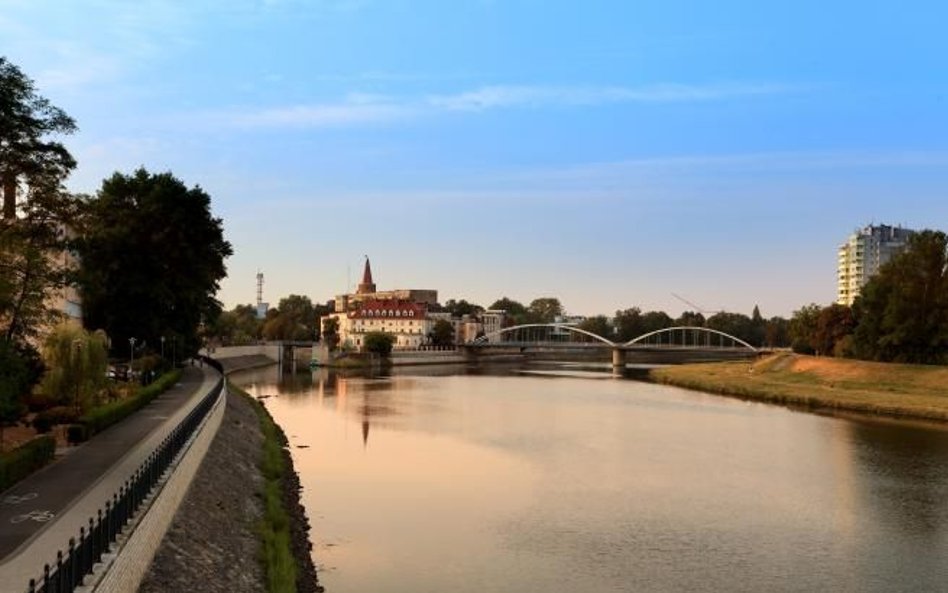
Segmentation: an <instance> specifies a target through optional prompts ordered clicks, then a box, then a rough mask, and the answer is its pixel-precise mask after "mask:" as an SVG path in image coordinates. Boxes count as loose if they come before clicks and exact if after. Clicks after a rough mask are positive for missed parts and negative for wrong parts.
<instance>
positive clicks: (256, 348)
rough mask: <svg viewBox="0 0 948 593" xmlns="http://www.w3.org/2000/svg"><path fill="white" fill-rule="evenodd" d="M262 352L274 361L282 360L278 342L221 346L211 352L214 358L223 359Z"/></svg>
mask: <svg viewBox="0 0 948 593" xmlns="http://www.w3.org/2000/svg"><path fill="white" fill-rule="evenodd" d="M253 354H262V355H264V356H266V357H268V358H270V359H271V360H273V361H278V360H280V346H279V345H277V344H253V345H251V346H221V347H219V348H215V349H214V351H213V352H211V353H210V354H209V356H211V357H212V358H216V359H218V360H223V359H225V358H235V357H237V356H250V355H253Z"/></svg>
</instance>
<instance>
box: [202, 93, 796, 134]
mask: <svg viewBox="0 0 948 593" xmlns="http://www.w3.org/2000/svg"><path fill="white" fill-rule="evenodd" d="M801 90H802V87H794V86H789V85H781V84H769V83H765V84H712V85H687V84H656V85H649V86H642V87H622V86H603V87H594V86H573V87H554V86H504V85H495V86H484V87H480V88H477V89H474V90H470V91H463V92H459V93H454V94H429V95H425V96H421V97H412V98H403V97H392V96H387V95H378V94H373V95H366V94H358V93H356V94H350V95H349V96H347V97H346V98H345V99H343V100H342V101H338V102H329V103H317V104H311V105H293V106H284V107H272V108H267V109H262V110H255V111H254V110H252V111H231V112H227V113H222V114H218V116H217V117H215V118H214V119H223V120H225V121H228V122H230V123H231V124H233V125H235V126H238V127H266V126H277V127H287V126H299V127H325V126H340V125H350V124H366V123H376V122H384V121H394V120H399V119H406V118H409V117H415V116H424V115H437V114H444V113H457V112H483V111H488V110H494V109H514V108H549V107H563V108H581V107H597V106H601V105H608V104H619V103H686V102H705V101H724V100H728V99H736V98H741V97H751V96H755V95H774V94H782V93H790V92H800V91H801Z"/></svg>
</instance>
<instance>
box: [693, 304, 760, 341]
mask: <svg viewBox="0 0 948 593" xmlns="http://www.w3.org/2000/svg"><path fill="white" fill-rule="evenodd" d="M706 325H707V327H709V328H711V329H716V330H718V331H719V332H724V333H726V334H728V335H731V336H734V337H735V338H740V339H742V340H744V341H745V342H747V343H749V344H751V345H753V342H751V340H753V338H754V336H753V330H752V328H753V325H752V323H751V318H750V317H748V316H747V315H744V314H743V313H729V312H727V311H721V312H719V313H715V314H714V315H712V316H711V317H708V321H707V323H706ZM758 343H759V342H758Z"/></svg>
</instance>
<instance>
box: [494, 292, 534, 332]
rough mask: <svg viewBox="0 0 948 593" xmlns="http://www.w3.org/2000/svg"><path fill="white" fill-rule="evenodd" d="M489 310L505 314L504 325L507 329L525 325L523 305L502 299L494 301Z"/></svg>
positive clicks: (525, 312) (524, 308)
mask: <svg viewBox="0 0 948 593" xmlns="http://www.w3.org/2000/svg"><path fill="white" fill-rule="evenodd" d="M490 308H491V309H495V310H501V311H506V312H507V321H506V325H507V326H508V327H509V326H512V325H522V324H524V323H527V308H526V307H524V306H523V303H520V302H517V301H515V300H512V299H509V298H507V297H503V298H501V299H498V300H496V301H494V304H492V305H491V306H490Z"/></svg>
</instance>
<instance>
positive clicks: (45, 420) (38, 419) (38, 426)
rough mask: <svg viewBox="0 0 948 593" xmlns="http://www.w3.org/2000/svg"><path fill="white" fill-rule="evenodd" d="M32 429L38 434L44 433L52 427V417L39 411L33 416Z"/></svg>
mask: <svg viewBox="0 0 948 593" xmlns="http://www.w3.org/2000/svg"><path fill="white" fill-rule="evenodd" d="M33 429H34V430H35V431H36V432H38V433H40V434H46V433H47V432H49V431H51V430H52V429H53V419H52V418H50V417H49V416H47V415H46V414H44V413H43V412H40V413H39V414H37V415H36V416H35V417H34V418H33Z"/></svg>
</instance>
